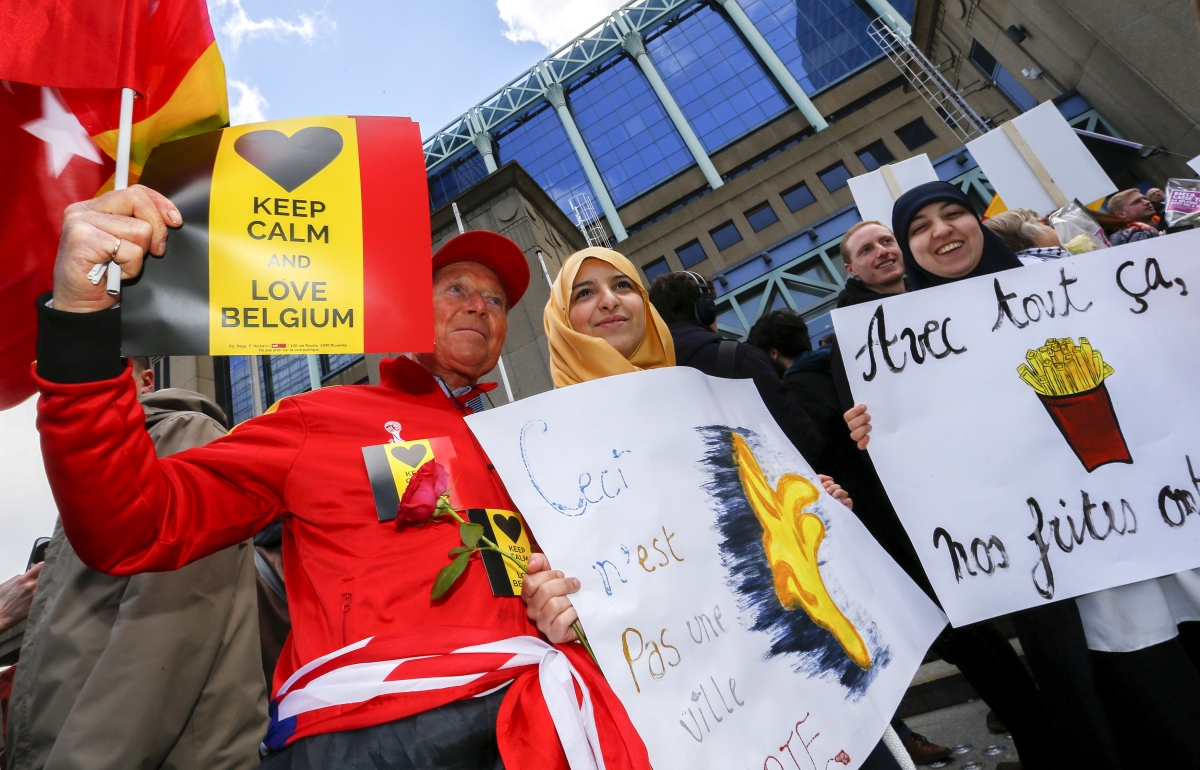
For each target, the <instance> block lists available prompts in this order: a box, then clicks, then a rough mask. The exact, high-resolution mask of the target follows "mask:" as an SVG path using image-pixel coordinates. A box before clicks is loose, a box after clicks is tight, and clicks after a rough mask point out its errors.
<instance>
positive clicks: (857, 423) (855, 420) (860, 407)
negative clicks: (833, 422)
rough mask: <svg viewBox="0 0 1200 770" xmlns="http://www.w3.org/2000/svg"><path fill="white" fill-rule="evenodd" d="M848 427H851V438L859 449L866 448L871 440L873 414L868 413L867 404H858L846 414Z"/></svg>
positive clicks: (844, 416)
mask: <svg viewBox="0 0 1200 770" xmlns="http://www.w3.org/2000/svg"><path fill="white" fill-rule="evenodd" d="M842 417H843V418H845V420H846V427H847V428H849V429H850V438H851V439H853V441H854V443H855V444H857V445H858V448H859V449H866V448H867V444H869V443H870V442H871V415H869V414H867V405H866V404H856V405H855V406H853V407H851V408H850V409H849V410H848V411H847V412H846V413H845V414H844V415H842Z"/></svg>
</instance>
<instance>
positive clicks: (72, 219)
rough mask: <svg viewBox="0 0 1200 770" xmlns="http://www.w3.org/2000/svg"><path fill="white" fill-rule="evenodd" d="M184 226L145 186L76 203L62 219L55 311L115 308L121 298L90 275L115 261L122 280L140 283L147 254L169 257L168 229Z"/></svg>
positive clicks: (165, 202) (166, 202) (172, 206)
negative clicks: (139, 277) (127, 279)
mask: <svg viewBox="0 0 1200 770" xmlns="http://www.w3.org/2000/svg"><path fill="white" fill-rule="evenodd" d="M181 224H183V218H182V217H181V216H180V215H179V210H178V209H176V208H175V204H173V203H171V201H169V200H167V199H166V198H165V197H163V195H161V194H160V193H157V192H155V191H154V190H151V189H149V188H148V187H142V186H141V185H134V186H133V187H130V188H128V189H126V190H116V191H113V192H108V193H105V194H104V195H101V196H100V197H99V198H93V199H92V200H87V201H81V202H79V203H72V204H71V205H70V206H68V207H67V210H66V211H65V212H64V213H63V228H62V238H61V239H60V240H59V243H58V257H57V259H56V260H55V262H54V307H55V309H56V310H64V311H66V312H69V313H93V312H95V311H97V310H105V309H107V308H110V307H112V306H113V305H114V304H116V303H117V302H118V301H119V298H118V297H114V296H112V295H110V294H109V293H108V292H107V291H106V289H105V285H104V281H103V280H102V281H100V282H99V283H98V284H93V283H92V282H91V281H90V280H89V279H88V273H89V272H90V271H91V270H92V269H93V268H95V267H96V266H97V265H103V264H105V263H107V262H109V261H110V260H115V261H116V263H117V264H118V265H119V266H120V267H121V277H122V278H123V279H124V278H134V277H136V276H137V275H139V274H140V273H141V272H142V260H143V259H144V258H145V256H146V254H147V253H150V254H153V255H155V256H162V254H163V253H164V252H166V249H167V232H168V228H172V227H179V226H180V225H181Z"/></svg>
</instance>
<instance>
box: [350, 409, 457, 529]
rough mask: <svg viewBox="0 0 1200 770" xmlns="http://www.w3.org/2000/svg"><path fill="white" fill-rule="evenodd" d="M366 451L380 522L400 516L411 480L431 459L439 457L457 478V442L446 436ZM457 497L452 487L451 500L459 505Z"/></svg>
mask: <svg viewBox="0 0 1200 770" xmlns="http://www.w3.org/2000/svg"><path fill="white" fill-rule="evenodd" d="M389 424H392V423H389ZM399 432H400V426H399V424H396V434H398V433H399ZM394 435H395V434H394ZM362 453H363V460H364V461H365V462H366V464H367V476H368V477H369V478H370V480H371V494H372V496H373V497H374V498H375V513H376V514H377V515H378V516H379V520H380V521H391V520H392V519H395V518H396V511H397V509H398V508H399V507H400V498H402V497H404V490H406V489H408V482H409V481H410V480H412V477H413V474H414V473H416V472H417V469H418V468H420V467H421V466H422V465H424V464H425V463H427V462H429V461H430V460H434V459H436V460H437V461H438V462H439V463H441V464H442V466H443V467H445V469H446V472H447V473H449V474H450V477H451V478H454V477H455V473H454V460H455V454H454V444H452V443H451V442H450V439H449V438H448V437H446V436H440V437H438V438H422V439H414V440H413V441H400V442H398V443H389V444H377V445H375V446H365V447H363V448H362ZM456 498H457V496H456V495H455V492H454V490H453V489H451V490H450V502H451V503H452V504H454V505H456V506H457V505H458V501H457V499H456Z"/></svg>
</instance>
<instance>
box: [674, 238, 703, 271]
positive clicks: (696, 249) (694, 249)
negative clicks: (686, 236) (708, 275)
mask: <svg viewBox="0 0 1200 770" xmlns="http://www.w3.org/2000/svg"><path fill="white" fill-rule="evenodd" d="M675 256H677V257H679V261H680V262H682V263H683V266H684V268H685V269H687V268H692V267H695V266H696V265H698V264H700V263H701V262H703V261H704V260H706V259H708V255H707V254H705V253H704V247H703V246H701V245H700V241H692V242H691V243H685V244H684V245H682V246H680V247H679V248H677V249H675Z"/></svg>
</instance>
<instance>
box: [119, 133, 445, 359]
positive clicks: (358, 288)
mask: <svg viewBox="0 0 1200 770" xmlns="http://www.w3.org/2000/svg"><path fill="white" fill-rule="evenodd" d="M423 158H424V155H423V152H422V150H421V143H420V131H419V129H418V128H417V126H416V124H415V123H413V122H412V121H410V120H407V119H405V118H369V117H346V116H336V115H335V116H322V117H312V118H295V119H291V120H277V121H272V122H269V123H256V124H250V125H244V126H235V127H232V128H225V129H222V130H220V131H213V132H210V133H207V134H199V135H197V136H193V137H188V138H187V139H180V140H178V141H175V142H168V143H166V144H163V145H161V146H160V147H158V148H157V149H156V150H155V151H154V153H153V154H152V155H151V157H150V160H149V162H148V163H147V165H146V169H145V172H144V174H143V175H142V179H141V181H142V183H143V184H146V185H147V186H149V187H153V188H154V189H156V190H158V191H159V192H161V193H163V194H164V195H166V196H167V197H168V198H172V199H173V201H174V202H175V203H176V205H177V206H178V207H179V209H180V213H181V214H182V215H183V219H184V225H183V227H182V228H181V229H180V231H179V232H175V233H172V234H171V236H170V238H169V240H168V245H167V253H166V256H165V257H164V258H163V259H161V260H158V259H155V260H147V263H146V267H145V269H144V271H143V273H142V275H141V276H140V277H139V278H138V279H136V280H135V281H133V282H130V283H129V284H128V285H127V286H125V287H124V289H123V294H124V296H123V298H122V303H123V308H124V309H123V311H122V352H123V353H124V354H125V355H147V354H153V355H166V354H174V355H204V354H207V355H261V354H270V353H305V354H313V353H363V352H368V353H369V352H386V351H391V350H428V349H431V344H432V338H433V333H432V332H433V317H432V316H433V313H432V288H431V287H432V275H431V271H430V268H429V264H430V262H429V260H430V258H431V257H430V237H429V207H428V193H427V183H426V179H425V169H424V160H423Z"/></svg>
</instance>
